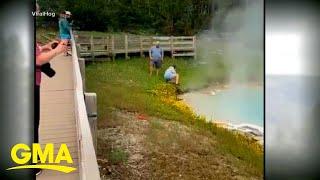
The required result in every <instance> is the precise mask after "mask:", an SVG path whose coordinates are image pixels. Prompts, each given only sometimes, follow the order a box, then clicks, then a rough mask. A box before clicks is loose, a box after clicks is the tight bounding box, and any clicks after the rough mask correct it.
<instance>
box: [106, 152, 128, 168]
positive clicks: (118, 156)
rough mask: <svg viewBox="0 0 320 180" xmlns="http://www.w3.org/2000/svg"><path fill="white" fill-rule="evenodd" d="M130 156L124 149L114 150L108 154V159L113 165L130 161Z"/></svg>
mask: <svg viewBox="0 0 320 180" xmlns="http://www.w3.org/2000/svg"><path fill="white" fill-rule="evenodd" d="M128 157H129V154H128V153H127V152H125V151H124V150H122V149H119V148H117V149H114V150H112V151H111V152H109V154H108V159H109V160H110V162H111V164H119V163H126V162H127V161H128Z"/></svg>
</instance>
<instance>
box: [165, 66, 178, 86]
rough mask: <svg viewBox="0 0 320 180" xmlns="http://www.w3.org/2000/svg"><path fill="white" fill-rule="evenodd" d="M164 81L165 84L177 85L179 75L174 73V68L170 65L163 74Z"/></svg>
mask: <svg viewBox="0 0 320 180" xmlns="http://www.w3.org/2000/svg"><path fill="white" fill-rule="evenodd" d="M164 79H165V81H166V82H170V83H175V84H179V74H178V73H177V72H176V66H175V65H172V66H170V67H168V69H167V70H166V71H165V73H164Z"/></svg>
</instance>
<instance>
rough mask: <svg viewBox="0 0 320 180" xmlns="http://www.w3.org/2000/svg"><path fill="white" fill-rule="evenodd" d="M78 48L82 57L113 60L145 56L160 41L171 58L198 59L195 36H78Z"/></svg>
mask: <svg viewBox="0 0 320 180" xmlns="http://www.w3.org/2000/svg"><path fill="white" fill-rule="evenodd" d="M76 37H77V38H76V42H77V48H78V51H79V54H80V56H81V57H86V58H88V57H91V58H95V57H98V56H108V57H112V58H113V59H114V58H115V56H116V55H117V54H124V55H125V58H127V59H128V58H129V54H134V53H138V54H140V56H142V57H143V56H144V55H145V53H148V52H149V49H150V47H151V46H153V45H154V44H155V42H156V41H159V43H160V46H161V48H162V49H163V50H164V51H165V52H169V54H170V55H171V57H173V58H174V57H177V56H191V57H194V58H195V57H196V37H195V36H138V35H127V34H124V35H106V36H93V35H90V36H88V35H87V36H85V35H77V36H76Z"/></svg>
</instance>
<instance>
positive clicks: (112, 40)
mask: <svg viewBox="0 0 320 180" xmlns="http://www.w3.org/2000/svg"><path fill="white" fill-rule="evenodd" d="M111 54H112V60H113V61H114V60H115V57H116V54H115V52H114V35H112V36H111Z"/></svg>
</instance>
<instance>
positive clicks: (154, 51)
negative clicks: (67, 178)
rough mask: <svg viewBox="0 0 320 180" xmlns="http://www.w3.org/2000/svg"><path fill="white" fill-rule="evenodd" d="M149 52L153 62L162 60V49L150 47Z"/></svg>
mask: <svg viewBox="0 0 320 180" xmlns="http://www.w3.org/2000/svg"><path fill="white" fill-rule="evenodd" d="M150 52H151V57H152V59H154V60H161V59H162V49H161V48H160V47H159V48H157V47H156V46H153V47H151V49H150Z"/></svg>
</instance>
